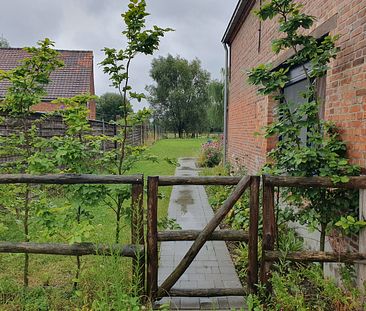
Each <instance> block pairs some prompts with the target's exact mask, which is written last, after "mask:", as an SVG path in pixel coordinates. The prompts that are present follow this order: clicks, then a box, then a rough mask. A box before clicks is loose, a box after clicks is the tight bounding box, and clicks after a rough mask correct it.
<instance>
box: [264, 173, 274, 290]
mask: <svg viewBox="0 0 366 311" xmlns="http://www.w3.org/2000/svg"><path fill="white" fill-rule="evenodd" d="M262 181H263V240H262V263H261V283H262V284H265V285H267V289H268V290H269V291H270V290H271V289H270V284H269V279H270V276H271V273H270V270H271V266H272V262H268V261H266V260H265V252H266V251H272V250H274V245H275V239H276V236H275V235H276V228H275V226H276V218H275V207H274V187H273V186H272V185H270V184H268V183H267V182H266V177H265V176H263V178H262Z"/></svg>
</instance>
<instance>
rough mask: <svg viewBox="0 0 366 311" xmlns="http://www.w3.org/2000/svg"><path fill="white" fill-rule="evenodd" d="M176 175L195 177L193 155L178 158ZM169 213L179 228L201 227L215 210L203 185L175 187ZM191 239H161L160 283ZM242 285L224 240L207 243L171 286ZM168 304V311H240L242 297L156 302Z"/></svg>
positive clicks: (207, 286) (226, 286)
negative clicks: (166, 240)
mask: <svg viewBox="0 0 366 311" xmlns="http://www.w3.org/2000/svg"><path fill="white" fill-rule="evenodd" d="M179 164H180V166H179V167H178V168H177V169H176V176H197V175H198V169H197V168H196V165H195V159H194V158H181V159H179ZM168 215H169V217H170V218H174V219H176V220H177V223H178V224H179V225H180V226H181V227H182V229H203V227H204V226H205V225H206V224H207V222H208V221H209V220H210V219H211V218H212V217H213V215H214V213H213V211H212V208H211V206H210V205H209V203H208V199H207V195H206V192H205V189H204V187H203V186H187V185H182V186H174V187H173V190H172V194H171V197H170V203H169V210H168ZM191 244H192V242H185V241H178V242H162V243H161V248H160V263H159V284H160V283H162V282H163V281H164V280H165V279H166V277H167V276H168V275H169V274H170V273H171V272H172V271H173V269H174V268H175V266H176V265H177V264H178V263H179V262H180V260H181V259H182V258H183V256H184V255H185V254H186V252H187V250H188V249H189V247H190V246H191ZM213 287H215V288H234V287H241V283H240V281H239V278H238V276H237V274H236V271H235V268H234V264H233V262H232V260H231V258H230V255H229V252H228V249H227V247H226V244H225V242H223V241H214V242H213V241H209V242H206V244H205V245H204V247H203V248H202V249H201V251H200V252H199V254H198V255H197V257H196V258H195V260H194V261H193V263H192V264H191V266H190V267H189V268H188V270H187V271H186V272H185V273H184V274H183V275H182V277H181V278H180V279H179V281H178V282H177V284H176V285H175V286H174V288H213ZM163 303H170V307H171V310H233V309H234V310H240V309H241V310H243V305H244V299H243V297H218V298H183V297H182V298H164V299H162V300H161V301H160V302H159V304H163Z"/></svg>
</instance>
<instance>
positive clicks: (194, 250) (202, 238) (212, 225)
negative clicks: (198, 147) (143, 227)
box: [157, 176, 251, 297]
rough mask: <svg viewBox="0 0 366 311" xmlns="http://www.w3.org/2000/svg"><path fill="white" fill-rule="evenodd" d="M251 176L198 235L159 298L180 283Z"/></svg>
mask: <svg viewBox="0 0 366 311" xmlns="http://www.w3.org/2000/svg"><path fill="white" fill-rule="evenodd" d="M250 180H251V179H250V176H244V177H243V178H242V179H241V180H240V182H239V183H238V185H237V186H236V187H235V190H234V191H233V192H232V194H231V195H230V196H229V197H228V198H227V199H226V201H225V202H224V204H223V205H222V206H221V208H220V209H219V210H218V211H217V212H216V214H215V215H214V217H213V218H212V219H211V220H210V221H209V223H208V224H207V225H206V226H205V228H204V229H203V230H202V231H201V233H200V234H199V235H198V237H197V239H196V240H195V241H194V242H193V244H192V246H191V247H190V249H189V250H188V252H187V253H186V255H185V256H184V257H183V259H182V261H181V262H180V263H179V264H178V266H177V267H176V268H175V269H174V271H173V272H172V273H171V274H170V275H169V276H168V278H167V279H166V280H165V281H164V282H163V283H162V285H161V286H160V288H159V290H158V294H157V297H161V296H163V295H165V293H167V292H169V291H170V289H171V288H172V287H173V285H174V284H175V283H176V282H177V281H178V279H179V278H180V277H181V276H182V274H183V273H184V272H185V271H186V270H187V268H188V267H189V265H190V264H191V263H192V261H193V260H194V258H195V257H196V256H197V254H198V252H199V251H200V250H201V248H202V246H203V245H204V244H205V243H206V241H207V239H208V237H209V236H210V235H211V234H212V232H213V231H214V230H215V229H216V228H217V226H218V225H219V224H220V222H221V221H222V220H223V219H224V218H225V216H226V215H227V213H228V212H229V211H230V209H231V208H232V207H233V206H234V204H235V203H236V202H237V201H238V199H239V198H240V197H241V195H242V194H243V193H244V191H245V190H246V189H247V188H248V187H249V186H250Z"/></svg>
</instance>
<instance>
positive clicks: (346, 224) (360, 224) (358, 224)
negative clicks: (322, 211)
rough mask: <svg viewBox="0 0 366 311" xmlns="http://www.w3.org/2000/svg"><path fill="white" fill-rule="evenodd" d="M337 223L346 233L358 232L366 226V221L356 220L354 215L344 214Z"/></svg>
mask: <svg viewBox="0 0 366 311" xmlns="http://www.w3.org/2000/svg"><path fill="white" fill-rule="evenodd" d="M335 225H336V226H337V227H340V228H341V229H342V230H343V231H344V233H345V234H346V235H350V234H358V233H359V232H360V230H361V229H362V228H365V227H366V221H364V220H356V219H355V218H354V217H353V216H351V215H348V216H347V217H344V216H342V217H341V219H340V220H338V221H337V222H336V223H335Z"/></svg>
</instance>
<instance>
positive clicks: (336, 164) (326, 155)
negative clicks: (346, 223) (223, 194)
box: [249, 0, 360, 250]
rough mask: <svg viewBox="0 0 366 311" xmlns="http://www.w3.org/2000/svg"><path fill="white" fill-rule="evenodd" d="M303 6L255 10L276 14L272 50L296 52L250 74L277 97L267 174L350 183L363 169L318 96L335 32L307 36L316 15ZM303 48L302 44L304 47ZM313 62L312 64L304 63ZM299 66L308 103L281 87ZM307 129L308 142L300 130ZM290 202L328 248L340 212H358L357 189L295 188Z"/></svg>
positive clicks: (280, 0) (283, 1) (275, 4)
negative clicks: (278, 34) (277, 33)
mask: <svg viewBox="0 0 366 311" xmlns="http://www.w3.org/2000/svg"><path fill="white" fill-rule="evenodd" d="M301 8H302V5H301V4H299V3H296V2H294V1H291V0H272V1H270V2H268V3H266V4H265V5H263V7H262V8H261V9H260V10H258V11H257V15H258V16H259V18H260V19H261V20H266V19H272V18H274V17H275V16H278V17H279V18H278V22H279V31H280V32H281V33H282V34H283V35H282V36H281V38H280V39H276V40H274V41H273V42H272V48H273V51H274V52H275V53H276V54H278V53H280V52H281V51H282V50H285V49H292V50H293V52H294V56H293V57H292V58H290V59H288V60H287V61H286V62H285V63H284V64H283V66H281V67H280V68H275V69H272V68H271V66H270V65H263V64H262V65H259V66H258V67H256V68H253V69H252V70H251V71H250V72H249V82H250V83H251V84H254V85H259V86H260V88H259V93H260V94H262V95H271V96H273V98H274V99H275V100H276V101H277V103H278V106H277V110H276V116H277V119H276V120H275V121H274V122H273V123H271V124H270V125H269V126H267V127H266V128H265V134H264V135H265V137H266V138H268V137H280V140H279V141H278V142H277V144H276V147H275V148H274V149H273V150H271V151H270V152H269V154H268V156H269V158H270V159H271V161H270V162H269V163H267V164H266V165H265V167H264V169H263V171H264V173H267V174H275V175H290V176H327V177H331V178H332V179H333V181H334V183H335V184H336V183H339V182H347V181H348V177H347V176H350V175H358V174H359V172H360V169H359V167H357V166H354V165H351V164H350V163H349V161H348V159H347V158H346V145H345V143H344V142H343V141H342V140H341V137H340V134H339V131H338V129H337V127H336V126H335V125H334V124H333V123H331V122H329V121H324V120H321V119H320V118H319V104H320V99H319V95H318V93H317V89H316V82H317V79H319V78H321V77H323V76H324V75H325V74H326V71H327V69H328V64H329V62H330V60H331V59H333V58H335V57H336V53H337V51H338V49H337V47H336V45H335V44H336V40H337V37H336V36H330V35H328V36H326V37H324V38H323V39H321V40H317V39H316V38H314V37H312V36H310V35H306V34H304V30H306V29H309V28H310V27H311V26H312V25H313V23H314V20H315V18H314V17H313V16H308V15H306V14H304V13H302V12H301ZM299 46H301V47H302V48H301V49H300V48H299ZM308 61H310V63H311V66H310V68H306V67H305V65H304V64H305V63H306V62H308ZM296 66H300V67H301V68H302V70H303V72H304V75H305V76H306V79H307V82H308V85H309V86H308V89H307V90H306V92H304V93H303V94H302V96H303V98H304V99H305V100H306V103H304V104H302V105H300V106H298V108H294V105H293V103H291V102H288V101H287V100H286V98H285V96H284V94H283V92H282V89H283V88H284V86H285V85H286V83H287V82H288V81H289V77H288V72H289V69H290V68H292V67H296ZM304 129H305V130H306V134H307V135H306V136H307V138H306V142H304V141H302V140H301V138H300V134H301V133H302V131H304ZM284 195H285V201H286V203H288V204H290V205H293V206H296V207H298V209H297V211H298V212H296V213H294V215H293V218H294V219H297V220H299V221H300V222H301V223H302V224H308V225H310V224H311V225H315V226H316V227H318V226H320V231H321V241H320V249H321V250H324V245H325V233H326V231H327V229H328V228H329V226H332V225H334V223H335V222H336V221H337V220H338V219H339V217H340V216H341V215H344V214H353V213H356V212H357V210H356V206H355V202H357V200H355V196H356V195H357V193H356V192H355V191H348V190H340V189H337V190H335V189H320V188H305V189H298V188H291V189H287V191H285V193H284Z"/></svg>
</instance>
